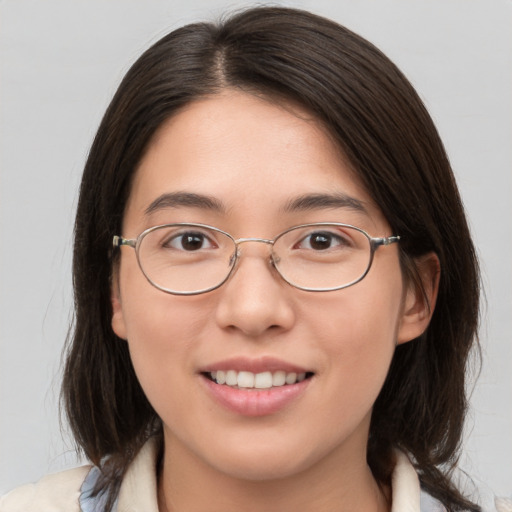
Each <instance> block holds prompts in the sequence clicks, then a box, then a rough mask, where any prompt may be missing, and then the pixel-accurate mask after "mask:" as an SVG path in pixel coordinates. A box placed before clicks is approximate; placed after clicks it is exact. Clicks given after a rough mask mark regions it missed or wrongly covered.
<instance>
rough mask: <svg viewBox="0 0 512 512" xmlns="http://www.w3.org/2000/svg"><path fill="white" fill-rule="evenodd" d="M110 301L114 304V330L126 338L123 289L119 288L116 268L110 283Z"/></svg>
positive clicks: (112, 322) (122, 337) (112, 323)
mask: <svg viewBox="0 0 512 512" xmlns="http://www.w3.org/2000/svg"><path fill="white" fill-rule="evenodd" d="M110 303H111V304H112V321H111V325H112V330H113V331H114V332H115V333H116V334H117V336H119V337H120V338H121V339H123V340H126V339H127V336H126V324H125V322H124V314H123V305H122V303H121V291H120V288H119V279H118V271H117V269H114V271H113V276H112V282H111V284H110Z"/></svg>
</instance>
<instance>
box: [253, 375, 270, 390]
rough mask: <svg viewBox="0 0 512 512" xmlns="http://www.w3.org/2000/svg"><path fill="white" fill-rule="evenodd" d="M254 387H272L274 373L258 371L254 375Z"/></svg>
mask: <svg viewBox="0 0 512 512" xmlns="http://www.w3.org/2000/svg"><path fill="white" fill-rule="evenodd" d="M254 387H255V388H258V389H268V388H271V387H272V374H271V373H270V372H263V373H257V374H256V376H255V377H254Z"/></svg>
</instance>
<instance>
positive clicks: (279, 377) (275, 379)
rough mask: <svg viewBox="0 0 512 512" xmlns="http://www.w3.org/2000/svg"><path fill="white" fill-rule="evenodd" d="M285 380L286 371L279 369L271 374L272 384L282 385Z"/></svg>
mask: <svg viewBox="0 0 512 512" xmlns="http://www.w3.org/2000/svg"><path fill="white" fill-rule="evenodd" d="M285 382H286V372H283V371H279V372H274V373H273V374H272V386H284V383H285Z"/></svg>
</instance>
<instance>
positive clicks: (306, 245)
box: [298, 231, 346, 251]
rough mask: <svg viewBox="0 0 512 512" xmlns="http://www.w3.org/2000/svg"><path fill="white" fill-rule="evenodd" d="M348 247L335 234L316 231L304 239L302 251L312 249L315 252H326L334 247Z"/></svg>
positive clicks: (300, 245)
mask: <svg viewBox="0 0 512 512" xmlns="http://www.w3.org/2000/svg"><path fill="white" fill-rule="evenodd" d="M343 245H346V241H345V240H344V239H343V238H342V237H341V236H338V235H335V234H334V233H330V232H328V231H315V232H314V233H311V234H309V235H308V236H306V237H304V238H303V239H302V240H301V241H300V243H299V245H298V246H299V248H300V249H312V250H314V251H325V250H327V249H332V248H333V247H338V246H343Z"/></svg>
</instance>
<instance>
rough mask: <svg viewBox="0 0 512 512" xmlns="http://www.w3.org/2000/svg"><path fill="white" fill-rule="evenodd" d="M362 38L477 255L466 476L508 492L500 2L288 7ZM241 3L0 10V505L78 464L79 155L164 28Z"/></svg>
mask: <svg viewBox="0 0 512 512" xmlns="http://www.w3.org/2000/svg"><path fill="white" fill-rule="evenodd" d="M276 3H278V4H279V3H281V4H285V5H293V6H297V7H302V8H306V9H310V10H313V11H315V12H317V13H320V14H323V15H326V16H329V17H332V18H334V19H335V20H337V21H339V22H341V23H342V24H344V25H346V26H348V27H349V28H351V29H353V30H355V31H356V32H359V33H360V34H361V35H363V36H365V37H367V38H368V39H370V40H371V41H372V42H374V43H375V44H377V45H378V46H379V47H380V48H381V49H382V50H384V52H385V53H387V54H388V55H389V56H390V57H391V58H392V59H393V60H394V61H395V62H396V63H397V64H398V65H399V67H401V68H402V70H403V71H404V72H405V73H406V75H407V76H408V77H409V78H410V79H411V81H412V82H413V84H414V85H415V86H416V88H417V89H418V91H419V93H420V95H421V96H422V98H423V99H424V101H425V102H426V104H427V107H428V108H429V110H430V112H431V114H432V115H433V117H434V119H435V121H436V123H437V126H438V128H439V130H440V132H441V136H442V137H443V139H444V141H445V144H446V147H447V149H448V153H449V155H450V157H451V161H452V163H453V166H454V169H455V172H456V175H457V178H458V181H459V185H460V188H461V192H462V195H463V198H464V201H465V204H466V207H467V210H468V214H469V218H470V222H471V226H472V230H473V233H474V236H475V240H476V242H477V244H478V247H479V251H480V255H481V258H482V267H483V277H484V282H485V287H486V293H487V302H488V307H487V309H486V310H484V317H483V325H482V331H481V333H482V343H483V349H484V365H483V370H482V373H481V376H480V379H479V381H478V384H477V385H476V387H475V390H474V393H473V397H472V412H471V415H470V421H469V423H468V426H467V435H466V442H465V449H464V456H463V467H464V468H465V469H466V470H467V471H468V472H469V473H470V474H471V475H472V476H473V477H474V478H475V480H476V482H477V484H479V485H481V484H485V485H487V486H489V487H490V488H492V489H493V490H494V491H495V492H496V493H497V494H501V495H511V494H512V378H511V375H512V343H511V333H512V320H511V319H512V292H511V290H512V272H511V253H512V237H511V235H512V201H511V195H512V173H511V167H512V165H511V164H512V151H511V145H512V121H511V119H512V88H511V85H512V47H511V46H512V30H511V28H512V3H511V1H510V0H493V1H489V0H431V1H429V2H427V1H417V0H373V1H372V0H362V1H361V0H359V1H355V0H353V1H350V0H336V1H328V0H323V1H322V0H316V1H312V0H303V1H300V0H297V1H291V2H276ZM248 4H249V2H242V1H239V2H235V1H231V2H229V1H221V0H214V1H206V0H203V1H201V0H179V1H171V0H167V1H164V0H45V1H41V0H3V1H2V0H0V38H1V39H0V59H1V61H0V62H1V64H0V65H1V68H0V73H1V74H0V76H1V88H0V94H1V97H0V101H1V103H0V109H1V110H0V113H1V124H0V128H1V139H0V141H1V142H0V144H1V146H0V158H1V160H0V164H1V175H0V244H1V248H0V493H1V492H2V491H6V490H7V489H9V488H11V487H13V486H15V485H18V484H21V483H23V482H27V481H33V480H36V479H38V478H39V477H40V476H41V475H42V474H44V473H46V472H48V471H56V470H59V469H60V468H63V467H67V466H69V465H72V464H73V463H75V458H74V455H73V452H72V443H71V442H70V440H69V438H66V436H64V440H63V438H62V434H61V431H60V426H59V419H58V394H59V382H60V370H59V368H60V351H61V348H62V345H63V342H64V339H65V337H66V330H67V325H68V322H69V319H70V316H71V313H70V308H71V282H70V258H71V241H72V223H73V215H74V209H75V205H76V196H77V187H78V183H79V177H80V174H81V169H82V166H83V163H84V160H85V157H86V153H87V150H88V147H89V145H90V142H91V140H92V137H93V134H94V132H95V130H96V127H97V125H98V123H99V121H100V118H101V115H102V113H103V111H104V109H105V107H106V106H107V104H108V101H109V99H110V98H111V96H112V94H113V92H114V90H115V88H116V85H117V84H118V82H119V80H120V79H121V77H122V75H123V73H124V72H125V71H126V70H127V68H128V67H129V65H130V64H131V63H132V62H133V60H134V59H135V58H136V57H137V56H138V55H139V54H140V53H141V51H142V50H143V49H145V48H146V47H147V46H148V45H149V44H150V43H151V42H154V41H155V40H156V39H158V38H159V37H160V36H162V35H164V34H165V33H166V32H168V31H169V30H170V29H173V28H176V27H178V26H180V25H182V24H184V23H187V22H190V21H195V20H198V19H212V18H215V17H216V16H218V15H219V14H220V13H222V12H223V11H225V10H226V9H227V8H230V9H233V8H237V7H241V6H243V5H248Z"/></svg>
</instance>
